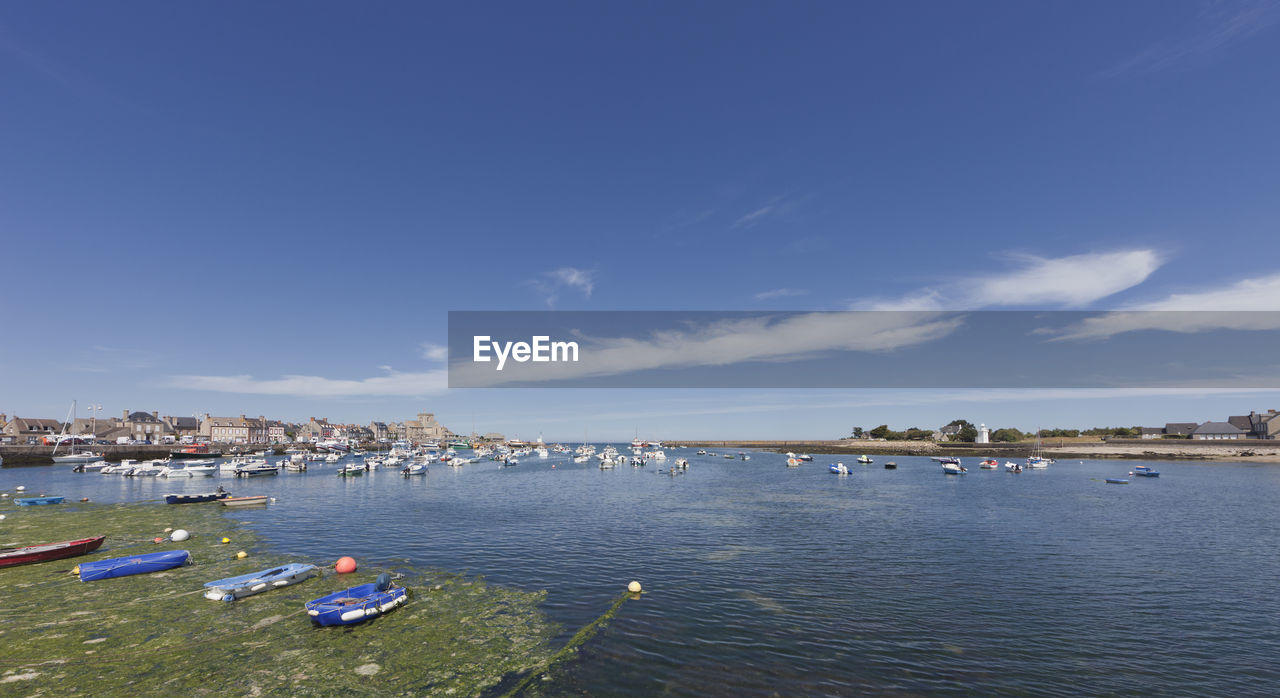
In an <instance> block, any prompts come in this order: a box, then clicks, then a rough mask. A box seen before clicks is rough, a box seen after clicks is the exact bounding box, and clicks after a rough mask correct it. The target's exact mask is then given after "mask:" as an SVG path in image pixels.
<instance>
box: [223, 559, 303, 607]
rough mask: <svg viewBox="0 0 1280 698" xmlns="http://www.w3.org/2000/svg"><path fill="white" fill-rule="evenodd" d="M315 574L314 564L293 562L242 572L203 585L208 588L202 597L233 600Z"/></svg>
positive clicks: (283, 585)
mask: <svg viewBox="0 0 1280 698" xmlns="http://www.w3.org/2000/svg"><path fill="white" fill-rule="evenodd" d="M317 574H319V570H318V569H316V566H315V565H307V564H304V563H301V562H294V563H290V564H288V565H285V566H283V567H273V568H271V569H269V570H261V571H259V572H252V573H250V574H242V575H240V576H239V577H227V578H226V579H218V580H215V581H212V582H208V583H206V584H205V585H204V586H205V588H206V589H208V591H206V592H205V593H204V597H205V598H206V599H211V600H213V601H235V600H236V599H242V598H244V597H246V596H253V595H254V594H260V593H262V592H264V591H269V590H271V589H275V588H276V587H287V586H289V585H290V584H297V583H298V582H301V581H303V580H305V579H310V578H311V577H314V576H315V575H317Z"/></svg>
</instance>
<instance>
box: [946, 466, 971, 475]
mask: <svg viewBox="0 0 1280 698" xmlns="http://www.w3.org/2000/svg"><path fill="white" fill-rule="evenodd" d="M942 472H944V473H946V474H947V475H964V474H965V473H967V472H969V471H968V469H966V468H965V467H964V466H963V465H960V464H959V463H943V464H942Z"/></svg>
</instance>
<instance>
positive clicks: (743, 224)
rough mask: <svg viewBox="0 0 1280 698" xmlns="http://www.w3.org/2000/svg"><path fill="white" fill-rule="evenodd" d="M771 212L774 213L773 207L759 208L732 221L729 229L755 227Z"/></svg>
mask: <svg viewBox="0 0 1280 698" xmlns="http://www.w3.org/2000/svg"><path fill="white" fill-rule="evenodd" d="M773 211H774V207H773V206H761V207H760V208H758V209H756V210H754V211H752V212H751V213H748V214H746V215H744V216H742V217H741V218H739V219H738V220H736V221H734V222H733V225H732V226H730V227H731V228H749V227H751V226H753V225H755V224H756V223H759V222H760V219H761V218H764V217H765V216H767V215H769V214H770V213H773Z"/></svg>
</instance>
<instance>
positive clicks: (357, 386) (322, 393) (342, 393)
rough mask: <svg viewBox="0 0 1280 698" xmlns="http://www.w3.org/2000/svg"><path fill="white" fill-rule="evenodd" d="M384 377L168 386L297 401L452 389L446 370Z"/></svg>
mask: <svg viewBox="0 0 1280 698" xmlns="http://www.w3.org/2000/svg"><path fill="white" fill-rule="evenodd" d="M380 368H381V369H382V370H384V371H386V375H384V376H372V377H369V378H360V379H345V378H324V377H322V376H304V375H286V376H281V377H280V378H269V379H258V378H254V377H253V376H250V375H239V376H170V377H169V379H168V381H166V385H167V386H168V387H171V388H182V389H184V390H208V391H213V392H219V393H239V394H243V395H291V396H295V397H350V396H410V397H413V396H419V395H433V394H437V393H442V392H444V391H445V390H446V389H447V388H448V386H449V377H448V372H447V371H445V370H444V369H437V370H434V371H426V372H423V373H401V372H398V371H395V370H393V369H392V368H391V367H390V366H382V367H380Z"/></svg>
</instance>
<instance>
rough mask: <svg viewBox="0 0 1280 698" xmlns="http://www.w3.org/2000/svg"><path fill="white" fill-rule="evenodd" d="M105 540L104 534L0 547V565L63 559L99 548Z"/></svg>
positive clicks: (27, 563) (8, 565)
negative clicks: (57, 541)
mask: <svg viewBox="0 0 1280 698" xmlns="http://www.w3.org/2000/svg"><path fill="white" fill-rule="evenodd" d="M104 540H106V538H104V537H103V536H94V537H93V538H81V539H79V540H65V541H62V542H59V543H42V544H40V545H27V546H22V547H18V548H4V549H0V567H14V566H16V565H29V564H31V563H33V562H46V561H48V560H61V559H63V558H67V557H75V556H77V555H84V554H85V553H91V552H93V551H95V550H97V549H98V546H100V545H102V541H104Z"/></svg>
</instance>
